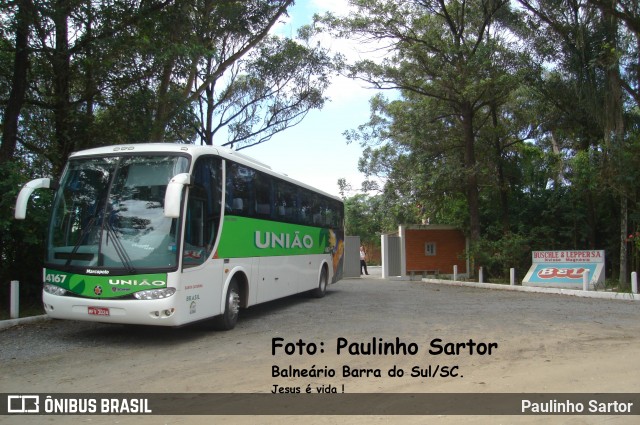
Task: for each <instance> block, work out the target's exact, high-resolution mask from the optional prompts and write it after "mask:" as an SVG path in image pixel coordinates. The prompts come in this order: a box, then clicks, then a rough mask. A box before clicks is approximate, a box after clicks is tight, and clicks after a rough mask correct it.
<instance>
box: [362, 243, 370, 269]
mask: <svg viewBox="0 0 640 425" xmlns="http://www.w3.org/2000/svg"><path fill="white" fill-rule="evenodd" d="M363 270H364V274H366V275H368V274H369V272H368V271H367V252H366V251H365V250H364V247H363V246H362V245H360V276H362V271H363Z"/></svg>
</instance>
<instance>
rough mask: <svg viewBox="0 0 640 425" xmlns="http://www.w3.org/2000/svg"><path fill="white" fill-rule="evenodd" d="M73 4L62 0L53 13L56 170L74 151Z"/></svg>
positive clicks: (58, 170)
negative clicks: (71, 89) (71, 96)
mask: <svg viewBox="0 0 640 425" xmlns="http://www.w3.org/2000/svg"><path fill="white" fill-rule="evenodd" d="M69 13H70V7H69V2H68V1H67V0H58V1H57V2H56V6H55V10H54V12H53V20H54V25H55V33H56V35H55V40H56V45H55V49H54V53H53V63H52V65H53V80H54V86H53V91H54V105H55V106H54V116H55V138H56V145H57V147H58V149H57V154H56V155H52V156H51V160H52V165H53V173H54V175H58V174H59V173H60V172H61V171H62V167H63V164H64V163H65V162H66V159H67V157H68V156H69V154H70V153H71V152H73V150H74V146H73V141H72V137H71V103H70V100H69V87H70V84H69V73H70V68H71V67H70V58H69V39H68V23H67V19H68V17H69Z"/></svg>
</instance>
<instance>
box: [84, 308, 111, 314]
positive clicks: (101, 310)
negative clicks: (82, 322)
mask: <svg viewBox="0 0 640 425" xmlns="http://www.w3.org/2000/svg"><path fill="white" fill-rule="evenodd" d="M89 314H91V315H93V316H108V315H109V309H108V308H106V307H89Z"/></svg>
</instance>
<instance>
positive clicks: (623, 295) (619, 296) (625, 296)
mask: <svg viewBox="0 0 640 425" xmlns="http://www.w3.org/2000/svg"><path fill="white" fill-rule="evenodd" d="M422 282H427V283H435V284H438V285H450V286H468V287H471V288H481V289H497V290H502V291H520V292H536V293H542V294H560V295H570V296H574V297H583V298H600V299H609V300H623V301H640V294H632V293H630V292H597V291H582V290H578V289H562V288H541V287H537V286H515V285H514V286H511V285H500V284H498V283H479V282H461V281H454V280H444V279H429V278H423V279H422Z"/></svg>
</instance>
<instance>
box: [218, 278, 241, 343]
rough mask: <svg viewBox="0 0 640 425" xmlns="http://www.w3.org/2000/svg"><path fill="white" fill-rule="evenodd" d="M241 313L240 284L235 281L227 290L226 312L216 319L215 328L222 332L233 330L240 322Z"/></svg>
mask: <svg viewBox="0 0 640 425" xmlns="http://www.w3.org/2000/svg"><path fill="white" fill-rule="evenodd" d="M239 312H240V290H239V289H238V283H237V282H236V281H235V280H233V281H231V283H230V284H229V287H228V288H227V294H226V296H225V303H224V312H223V313H222V315H220V316H218V317H216V318H215V319H214V326H215V328H216V329H218V330H221V331H228V330H230V329H233V328H234V327H235V326H236V323H237V322H238V313H239Z"/></svg>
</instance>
